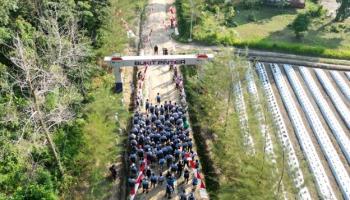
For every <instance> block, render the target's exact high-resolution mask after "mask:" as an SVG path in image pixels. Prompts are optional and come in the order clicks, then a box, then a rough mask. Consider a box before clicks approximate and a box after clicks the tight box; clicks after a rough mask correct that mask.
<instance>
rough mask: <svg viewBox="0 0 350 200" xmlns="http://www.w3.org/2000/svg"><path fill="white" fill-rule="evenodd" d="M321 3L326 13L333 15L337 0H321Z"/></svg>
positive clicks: (337, 5) (336, 7)
mask: <svg viewBox="0 0 350 200" xmlns="http://www.w3.org/2000/svg"><path fill="white" fill-rule="evenodd" d="M320 3H321V5H322V6H323V7H324V8H326V9H327V10H328V14H329V15H331V16H333V17H335V15H336V11H337V9H338V7H339V4H338V3H337V0H321V1H320Z"/></svg>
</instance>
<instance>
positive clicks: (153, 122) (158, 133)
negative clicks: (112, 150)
mask: <svg viewBox="0 0 350 200" xmlns="http://www.w3.org/2000/svg"><path fill="white" fill-rule="evenodd" d="M185 113H186V110H184V108H183V107H181V106H180V105H177V104H176V103H173V102H171V101H169V102H167V101H165V102H164V103H163V104H162V103H161V96H160V94H159V93H158V94H157V97H156V103H154V104H153V103H151V102H150V101H149V100H148V99H147V100H146V102H145V112H141V111H136V112H135V113H134V116H133V121H132V123H133V126H132V129H131V132H130V134H129V138H128V139H129V145H130V154H129V164H130V176H129V179H128V184H129V187H130V190H134V188H135V185H136V184H137V183H138V182H137V181H138V180H139V179H140V177H141V180H139V184H140V186H141V187H142V192H143V193H148V192H149V191H150V190H152V189H153V188H155V187H156V186H159V187H162V188H164V190H165V194H166V197H167V198H171V196H172V195H173V194H174V193H175V186H176V185H179V184H180V183H178V182H179V180H183V182H181V184H192V187H193V188H192V191H191V192H190V193H188V194H186V191H185V190H184V189H183V188H182V189H181V187H180V188H179V190H178V191H179V192H177V194H178V195H179V198H180V200H194V199H195V196H194V193H193V192H194V190H195V189H196V186H197V185H198V182H199V180H198V178H197V177H196V176H195V175H194V174H192V169H196V170H198V169H199V161H198V160H197V159H196V157H197V154H196V153H195V152H194V151H193V149H192V146H193V141H192V138H190V130H189V123H188V119H187V117H186V115H185ZM140 174H141V175H142V176H140ZM190 180H191V181H190Z"/></svg>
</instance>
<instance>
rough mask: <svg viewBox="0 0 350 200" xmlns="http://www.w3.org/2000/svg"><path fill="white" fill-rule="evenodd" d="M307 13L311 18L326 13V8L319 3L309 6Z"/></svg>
mask: <svg viewBox="0 0 350 200" xmlns="http://www.w3.org/2000/svg"><path fill="white" fill-rule="evenodd" d="M308 14H309V15H310V16H311V17H313V18H316V17H322V16H324V15H325V14H326V10H325V9H323V6H321V5H319V6H317V7H313V8H311V9H310V10H309V12H308Z"/></svg>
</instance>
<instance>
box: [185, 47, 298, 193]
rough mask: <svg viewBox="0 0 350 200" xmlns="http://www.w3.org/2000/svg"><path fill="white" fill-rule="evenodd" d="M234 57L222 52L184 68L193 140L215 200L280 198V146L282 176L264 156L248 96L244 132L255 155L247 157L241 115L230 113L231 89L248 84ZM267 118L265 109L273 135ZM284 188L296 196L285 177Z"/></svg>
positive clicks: (242, 64) (243, 65)
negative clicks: (199, 64) (253, 143)
mask: <svg viewBox="0 0 350 200" xmlns="http://www.w3.org/2000/svg"><path fill="white" fill-rule="evenodd" d="M232 55H233V53H232V52H225V53H224V54H222V55H218V56H217V58H216V59H215V60H214V62H212V63H208V64H206V65H204V66H203V67H197V68H195V67H193V68H191V67H183V68H182V72H183V75H184V80H185V83H186V84H185V89H186V94H187V101H188V103H189V113H191V115H190V117H191V121H192V127H193V130H194V137H195V139H196V144H197V146H198V152H199V155H200V156H201V160H202V162H205V163H203V172H204V173H205V175H206V176H205V178H206V183H207V188H208V190H209V193H210V196H211V198H213V199H243V198H244V199H276V198H277V199H282V198H283V197H282V193H281V190H280V188H279V180H280V179H281V175H282V171H283V170H286V167H287V166H286V165H285V164H283V161H282V160H283V159H282V153H281V150H280V148H279V147H276V148H275V152H276V155H277V165H278V168H279V169H280V171H278V172H276V171H275V169H276V168H277V166H275V165H274V164H273V163H271V160H270V159H269V158H268V156H267V155H265V151H264V148H263V147H264V143H265V142H264V141H263V138H262V137H261V130H259V129H258V127H257V118H256V116H255V114H254V111H253V109H254V108H253V104H252V102H251V100H252V99H251V97H250V96H249V95H248V94H246V95H245V97H246V98H247V100H246V101H247V102H246V104H247V105H248V118H249V119H248V127H249V129H250V132H251V134H252V135H253V136H254V139H255V140H256V142H257V144H258V145H257V147H256V154H249V153H248V151H247V147H245V146H244V145H243V144H244V141H243V130H242V127H241V126H240V122H239V117H240V116H238V114H237V112H236V110H235V109H234V101H235V98H236V94H235V93H234V90H233V85H234V84H236V83H237V81H241V82H242V83H243V85H245V84H246V83H245V79H244V76H245V72H246V70H247V66H248V63H247V61H244V59H242V58H239V57H234V58H233V57H232ZM232 63H234V67H232V66H231V64H232ZM218 66H219V68H220V70H218ZM243 87H244V86H243ZM264 110H265V109H264ZM267 113H268V112H267V111H266V110H265V112H264V114H266V123H267V124H269V127H270V128H269V131H271V133H274V131H275V130H274V128H273V127H274V126H273V123H272V120H271V119H272V118H271V116H269V115H268V114H267ZM203 158H205V159H203ZM282 183H283V184H284V185H285V190H286V191H287V193H288V194H289V195H290V197H291V198H293V196H294V194H295V192H294V191H293V186H292V185H291V181H290V179H289V178H288V176H283V178H282Z"/></svg>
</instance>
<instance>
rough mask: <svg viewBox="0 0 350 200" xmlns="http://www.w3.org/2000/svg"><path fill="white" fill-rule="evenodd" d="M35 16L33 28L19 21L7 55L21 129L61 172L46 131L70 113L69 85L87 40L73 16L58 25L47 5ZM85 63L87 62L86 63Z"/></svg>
mask: <svg viewBox="0 0 350 200" xmlns="http://www.w3.org/2000/svg"><path fill="white" fill-rule="evenodd" d="M45 15H46V16H43V17H41V18H40V20H39V21H40V24H39V25H38V31H37V30H34V29H33V28H32V27H31V25H30V24H28V23H25V22H23V24H22V25H21V27H24V28H23V29H22V30H20V31H19V32H18V33H17V34H16V36H15V37H14V41H13V47H12V52H11V54H10V55H11V56H10V60H11V61H12V63H13V65H14V66H15V72H16V73H14V74H13V79H14V81H13V82H14V86H13V87H14V88H18V90H19V91H20V93H21V96H22V98H23V99H25V100H26V105H25V106H24V107H23V109H21V110H19V113H20V115H21V116H22V117H21V118H20V119H19V120H21V121H25V122H22V124H28V126H23V127H22V128H23V129H25V130H23V132H27V131H29V132H31V133H33V135H34V136H36V137H34V139H35V140H42V137H40V136H41V135H44V138H45V140H44V144H47V145H48V147H49V149H50V150H51V152H52V155H53V158H54V159H55V161H56V164H57V166H58V170H59V172H60V173H61V174H62V175H64V169H63V166H62V164H61V161H60V156H59V153H58V152H57V150H56V147H55V143H54V141H53V140H52V138H51V135H52V134H53V133H55V130H56V129H57V128H58V127H59V126H60V125H62V124H65V123H67V122H69V121H71V120H72V119H73V117H74V104H76V103H78V102H81V101H82V97H81V95H80V94H79V90H78V89H77V88H76V86H80V85H79V83H78V84H73V83H74V82H75V81H76V80H75V79H78V80H79V79H80V78H79V77H80V76H84V72H83V71H82V69H83V66H84V59H85V57H87V56H88V55H89V52H88V49H89V48H87V47H86V44H87V43H84V42H83V41H82V38H81V36H80V35H79V34H78V31H77V23H76V21H75V20H74V18H72V19H69V20H67V21H66V22H65V23H64V24H63V25H60V24H59V22H58V19H59V17H58V12H57V11H56V10H49V11H48V12H47V13H46V14H45ZM87 68H88V67H87Z"/></svg>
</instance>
